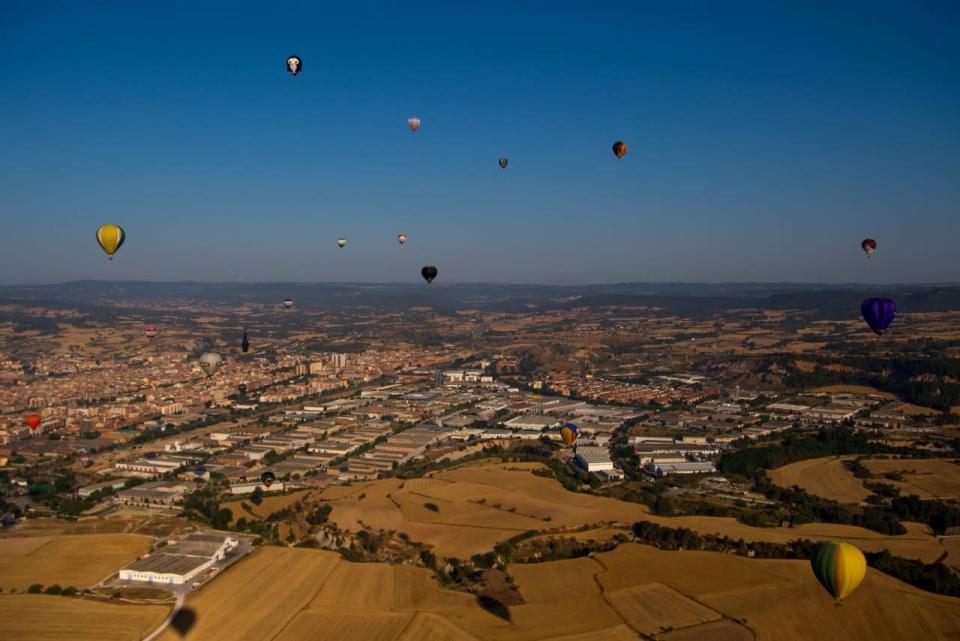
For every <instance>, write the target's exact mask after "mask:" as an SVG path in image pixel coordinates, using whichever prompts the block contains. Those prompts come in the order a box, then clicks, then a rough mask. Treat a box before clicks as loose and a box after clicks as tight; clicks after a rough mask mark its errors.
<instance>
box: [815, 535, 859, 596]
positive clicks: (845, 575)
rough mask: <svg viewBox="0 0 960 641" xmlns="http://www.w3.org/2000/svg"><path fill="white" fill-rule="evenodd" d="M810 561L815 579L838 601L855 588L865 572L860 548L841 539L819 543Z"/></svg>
mask: <svg viewBox="0 0 960 641" xmlns="http://www.w3.org/2000/svg"><path fill="white" fill-rule="evenodd" d="M810 563H811V565H812V566H813V573H814V574H815V575H816V577H817V580H818V581H820V583H821V584H823V587H825V588H826V589H827V592H829V593H830V594H831V595H833V598H834V599H836V600H837V601H838V602H839V601H840V600H841V599H843V598H844V597H846V596H847V595H848V594H850V593H851V592H853V591H854V590H855V589H857V586H858V585H860V582H861V581H863V577H864V575H866V573H867V559H866V558H864V556H863V552H861V551H860V548H858V547H856V546H854V545H850V544H849V543H844V542H842V541H829V542H827V543H821V544H820V545H819V546H817V550H816V552H815V553H814V555H813V560H811V561H810Z"/></svg>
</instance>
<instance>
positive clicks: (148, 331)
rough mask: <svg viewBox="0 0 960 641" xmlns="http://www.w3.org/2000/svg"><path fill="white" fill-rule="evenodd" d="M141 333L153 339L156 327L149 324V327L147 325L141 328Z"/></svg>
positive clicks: (155, 335)
mask: <svg viewBox="0 0 960 641" xmlns="http://www.w3.org/2000/svg"><path fill="white" fill-rule="evenodd" d="M143 335H144V336H146V337H147V338H149V339H150V340H153V339H154V338H156V337H157V328H156V327H154V326H152V325H151V326H150V327H147V328H146V329H144V330H143Z"/></svg>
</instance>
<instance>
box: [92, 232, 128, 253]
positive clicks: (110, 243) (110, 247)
mask: <svg viewBox="0 0 960 641" xmlns="http://www.w3.org/2000/svg"><path fill="white" fill-rule="evenodd" d="M126 239H127V235H126V234H125V233H124V231H123V228H122V227H119V226H117V225H101V226H100V228H99V229H98V230H97V242H98V243H100V246H101V247H102V248H103V251H105V252H107V258H109V259H110V260H113V255H114V254H116V253H117V250H118V249H120V245H122V244H123V241H124V240H126Z"/></svg>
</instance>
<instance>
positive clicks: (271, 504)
mask: <svg viewBox="0 0 960 641" xmlns="http://www.w3.org/2000/svg"><path fill="white" fill-rule="evenodd" d="M310 493H311V490H303V491H300V492H291V493H290V494H278V495H276V496H269V495H268V496H264V497H263V502H262V503H260V505H254V504H253V503H252V502H251V501H250V497H249V496H248V497H245V498H242V499H237V500H236V501H229V502H226V503H223V504H221V507H225V508H227V509H228V510H230V512H231V513H232V514H233V520H232V521H231V525H235V524H236V522H237V519H239V518H241V517H245V518H246V519H247V520H249V519H250V518H251V515H250V512H252V513H253V515H254V516H255V517H256V518H260V519H265V518H267V517H268V516H270V515H271V514H272V513H273V512H277V511H279V510H282V509H284V508H285V507H289V506H291V505H293V504H294V503H296V502H297V501H299V500H300V499H306V498H308V497H309V496H310ZM242 503H246V504H247V505H249V506H250V512H248V511H247V510H245V509H243V507H242V506H241V504H242Z"/></svg>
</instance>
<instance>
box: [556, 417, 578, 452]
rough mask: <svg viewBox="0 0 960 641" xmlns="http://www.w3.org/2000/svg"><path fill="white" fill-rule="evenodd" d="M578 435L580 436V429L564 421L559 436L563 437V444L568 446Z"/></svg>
mask: <svg viewBox="0 0 960 641" xmlns="http://www.w3.org/2000/svg"><path fill="white" fill-rule="evenodd" d="M578 436H580V430H579V429H577V426H576V425H574V424H573V423H564V425H563V427H561V428H560V438H562V439H563V444H564V445H566V446H568V447H569V446H571V445H573V444H574V442H575V441H576V440H577V437H578Z"/></svg>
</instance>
